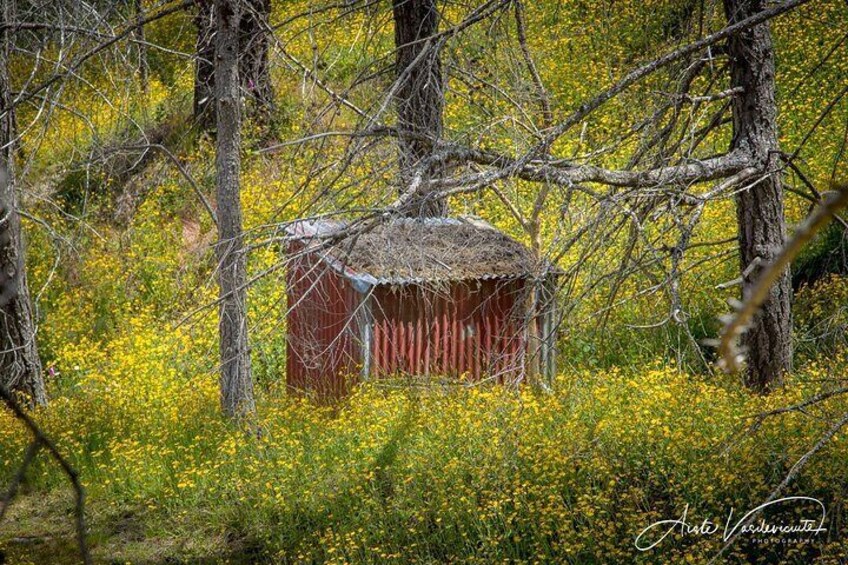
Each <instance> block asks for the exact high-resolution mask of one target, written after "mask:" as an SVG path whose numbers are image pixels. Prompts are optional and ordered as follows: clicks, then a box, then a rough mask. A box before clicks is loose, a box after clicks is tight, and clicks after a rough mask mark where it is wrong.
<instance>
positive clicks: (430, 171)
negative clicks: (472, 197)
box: [393, 0, 448, 217]
mask: <svg viewBox="0 0 848 565" xmlns="http://www.w3.org/2000/svg"><path fill="white" fill-rule="evenodd" d="M393 12H394V21H395V48H396V62H395V65H396V75H397V79H398V80H400V81H401V83H400V87H399V88H398V91H397V94H396V104H397V114H398V120H397V125H398V129H399V130H400V139H399V141H398V143H399V153H400V155H399V165H400V181H401V188H400V191H401V193H402V194H403V193H404V192H406V191H407V190H408V189H409V187H410V185H411V183H412V182H413V179H414V178H415V175H416V173H417V172H420V173H422V177H421V181H420V182H421V185H422V186H426V183H427V181H428V180H430V179H432V178H434V177H437V176H439V175H440V174H441V171H440V169H439V167H438V166H431V167H427V168H426V169H425V170H423V171H418V168H419V165H420V164H421V160H422V159H425V158H427V157H428V156H430V154H431V153H432V143H433V142H435V141H436V140H438V139H439V138H440V137H441V136H442V110H443V108H444V84H443V81H442V69H441V61H440V60H439V53H438V52H437V51H436V50H435V49H433V47H434V45H433V41H434V40H428V39H427V38H429V37H431V36H433V35H435V34H436V33H437V32H438V27H439V13H438V11H437V9H436V0H394V2H393ZM416 196H417V197H416V198H415V199H414V201H413V203H412V204H411V205H410V206H409V208H408V209H407V213H408V214H409V215H410V216H422V217H432V216H445V215H446V214H447V212H448V207H447V202H446V201H445V199H434V198H432V197H430V195H428V194H427V191H426V189H420V190H419V191H418V193H417V194H416Z"/></svg>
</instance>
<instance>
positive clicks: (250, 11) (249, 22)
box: [239, 0, 274, 125]
mask: <svg viewBox="0 0 848 565" xmlns="http://www.w3.org/2000/svg"><path fill="white" fill-rule="evenodd" d="M270 17H271V0H245V2H244V13H243V14H242V16H241V21H240V24H239V53H240V58H239V77H240V81H241V85H242V88H243V89H244V93H245V99H246V101H247V111H248V113H249V115H250V117H251V118H252V119H254V120H256V121H257V122H258V123H260V124H263V125H268V124H269V123H270V120H271V117H272V116H273V112H274V89H273V86H272V85H271V74H270V72H269V68H268V47H269V44H270V42H269V38H268V25H269V19H270Z"/></svg>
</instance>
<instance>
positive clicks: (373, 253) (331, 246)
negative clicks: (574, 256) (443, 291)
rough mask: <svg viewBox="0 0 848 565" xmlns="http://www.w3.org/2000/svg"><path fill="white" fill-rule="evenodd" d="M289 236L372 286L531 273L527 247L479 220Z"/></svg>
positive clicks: (308, 226)
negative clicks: (303, 242) (359, 231)
mask: <svg viewBox="0 0 848 565" xmlns="http://www.w3.org/2000/svg"><path fill="white" fill-rule="evenodd" d="M287 231H288V233H289V235H290V236H293V237H295V238H298V239H300V240H302V241H305V243H306V245H307V247H311V248H313V249H315V250H316V251H317V252H319V253H321V255H322V256H323V257H324V258H325V260H327V262H328V263H329V264H330V265H331V266H332V267H333V268H335V269H337V270H338V271H340V272H342V273H343V274H344V275H346V276H348V277H351V278H356V279H361V280H363V282H368V283H370V284H403V283H424V282H431V281H449V280H466V279H490V278H509V277H517V276H522V275H526V274H527V273H529V272H531V271H532V268H533V257H532V254H531V252H530V250H529V249H527V247H525V246H524V245H522V244H521V243H519V242H517V241H516V240H514V239H512V238H511V237H509V236H507V235H506V234H504V233H502V232H500V231H498V230H497V229H495V228H494V227H492V226H491V225H489V224H488V223H486V222H484V221H482V220H478V219H471V218H426V219H413V218H402V219H394V220H391V221H386V222H382V223H379V224H377V225H375V226H373V227H372V228H370V229H368V230H365V231H363V232H362V233H356V232H357V231H358V230H357V229H355V228H351V229H349V227H348V225H347V224H345V223H344V222H340V221H329V220H322V221H300V222H295V223H294V224H292V225H291V226H289V228H288V230H287ZM347 232H353V233H347ZM335 236H338V237H335Z"/></svg>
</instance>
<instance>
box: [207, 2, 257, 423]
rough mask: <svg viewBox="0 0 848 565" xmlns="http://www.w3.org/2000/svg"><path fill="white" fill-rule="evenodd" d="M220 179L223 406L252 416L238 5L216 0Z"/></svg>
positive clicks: (235, 413) (219, 264) (234, 415)
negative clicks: (244, 240)
mask: <svg viewBox="0 0 848 565" xmlns="http://www.w3.org/2000/svg"><path fill="white" fill-rule="evenodd" d="M215 10H216V13H217V19H218V27H217V41H216V51H215V76H216V87H217V96H216V100H217V107H216V109H217V123H218V133H217V146H216V149H217V151H216V159H215V165H216V168H217V174H218V186H217V200H218V247H217V254H218V284H219V287H220V307H219V308H220V310H219V315H220V320H219V334H220V339H221V345H220V348H221V376H220V384H221V405H222V407H223V409H224V412H226V413H227V414H228V415H230V416H233V417H238V416H242V415H245V414H247V413H249V412H253V410H254V408H255V404H254V400H253V380H252V377H251V371H250V351H249V349H248V341H247V296H246V295H247V292H246V289H245V283H246V281H247V273H246V265H245V256H244V250H243V235H242V226H241V198H240V194H239V190H240V181H239V173H240V167H241V159H240V156H239V151H240V149H241V134H240V131H239V130H240V127H241V108H240V105H241V103H240V96H239V74H238V55H239V51H238V50H239V40H238V38H239V33H238V32H239V12H240V6H239V0H216V2H215Z"/></svg>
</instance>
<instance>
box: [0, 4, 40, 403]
mask: <svg viewBox="0 0 848 565" xmlns="http://www.w3.org/2000/svg"><path fill="white" fill-rule="evenodd" d="M13 12H14V3H13V2H12V1H11V0H9V1H6V2H4V3H3V9H2V21H0V26H2V25H3V24H5V23H6V22H10V21H12V19H13ZM9 33H10V32H9V31H8V30H6V31H4V32H3V35H2V51H0V105H2V108H4V109H5V108H9V107H10V105H11V100H12V96H11V83H10V81H9V78H10V77H9V73H8V61H9V53H10V52H11V42H10V38H9ZM14 141H15V115H14V111H13V110H11V109H10V110H0V176H2V178H0V386H3V387H4V388H6V389H8V390H11V391H14V392H18V393H21V394H22V395H23V396H24V397H25V398H26V401H27V402H28V403H29V404H30V405H31V406H32V405H42V406H43V405H46V404H47V394H46V392H45V389H44V379H43V376H42V372H41V360H40V359H39V357H38V348H37V346H36V343H35V322H34V319H33V312H32V305H31V303H30V296H29V287H28V286H27V276H26V269H25V266H24V240H23V234H22V233H21V218H20V215H19V214H18V198H17V191H16V187H15V167H14V154H15V143H14Z"/></svg>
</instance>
